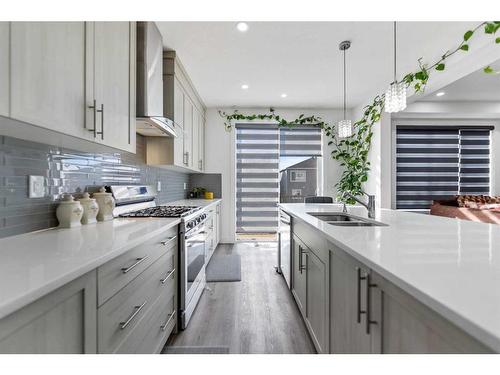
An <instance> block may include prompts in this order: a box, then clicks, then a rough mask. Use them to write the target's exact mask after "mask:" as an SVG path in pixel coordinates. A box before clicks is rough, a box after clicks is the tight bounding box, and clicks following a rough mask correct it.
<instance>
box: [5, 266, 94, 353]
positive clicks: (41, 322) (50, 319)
mask: <svg viewBox="0 0 500 375" xmlns="http://www.w3.org/2000/svg"><path fill="white" fill-rule="evenodd" d="M96 299H97V298H96V273H95V271H92V272H90V273H88V274H86V275H84V276H82V277H80V278H78V279H76V280H74V281H72V282H70V283H69V284H67V285H65V286H63V287H61V288H59V289H58V290H56V291H55V292H52V293H51V294H49V295H47V296H45V297H42V298H41V299H39V300H38V301H35V302H33V303H32V304H30V305H28V306H26V307H24V308H22V309H21V310H19V311H16V312H14V313H13V314H11V315H8V316H7V317H5V318H3V319H2V320H0V353H12V354H13V353H19V354H21V353H31V354H44V353H54V354H63V353H96V350H97V337H96V336H97V323H96V321H97V319H96V316H97V306H96Z"/></svg>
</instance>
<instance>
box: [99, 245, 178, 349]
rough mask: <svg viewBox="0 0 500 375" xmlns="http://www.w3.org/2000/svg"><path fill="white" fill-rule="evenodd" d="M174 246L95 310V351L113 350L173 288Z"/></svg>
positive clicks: (174, 271)
mask: <svg viewBox="0 0 500 375" xmlns="http://www.w3.org/2000/svg"><path fill="white" fill-rule="evenodd" d="M175 264H176V248H173V249H171V250H170V251H169V252H168V253H167V254H165V255H164V256H162V257H161V258H160V259H158V260H157V261H156V262H155V263H153V264H152V265H151V266H150V267H149V268H147V269H146V270H145V271H144V272H143V273H142V274H140V275H139V276H137V277H136V278H135V279H134V280H133V281H132V282H131V283H129V284H128V285H127V286H126V287H125V288H123V289H122V290H120V291H119V292H118V293H117V294H116V295H115V296H113V297H112V298H111V299H110V300H109V301H107V302H106V303H105V304H104V305H102V306H100V307H99V308H98V310H97V326H98V351H99V353H113V352H114V351H115V350H116V348H117V347H118V346H119V345H121V343H122V341H123V340H125V339H126V337H127V336H128V335H129V334H130V332H132V331H133V330H134V328H135V327H136V326H137V325H138V324H139V322H140V321H141V320H142V319H143V318H144V317H145V316H146V315H147V314H148V311H149V310H150V309H151V306H153V304H154V302H155V301H156V299H157V298H158V296H160V295H161V294H164V293H165V291H166V290H175V285H176V282H175V279H176V277H177V275H176V270H175V268H174V266H175Z"/></svg>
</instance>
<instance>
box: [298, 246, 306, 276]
mask: <svg viewBox="0 0 500 375" xmlns="http://www.w3.org/2000/svg"><path fill="white" fill-rule="evenodd" d="M303 255H306V256H307V251H304V249H303V248H302V246H300V245H299V271H300V273H302V271H305V269H306V266H304V260H303V258H302V256H303Z"/></svg>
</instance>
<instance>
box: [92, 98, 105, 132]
mask: <svg viewBox="0 0 500 375" xmlns="http://www.w3.org/2000/svg"><path fill="white" fill-rule="evenodd" d="M96 112H99V113H100V114H101V131H100V132H97V133H94V136H95V134H100V135H101V139H104V104H101V109H97V110H96ZM94 128H95V126H94Z"/></svg>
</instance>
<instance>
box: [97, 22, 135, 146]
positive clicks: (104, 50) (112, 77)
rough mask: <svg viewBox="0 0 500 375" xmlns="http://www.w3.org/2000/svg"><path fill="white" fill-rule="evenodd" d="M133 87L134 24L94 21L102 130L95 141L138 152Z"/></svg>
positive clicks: (100, 125)
mask: <svg viewBox="0 0 500 375" xmlns="http://www.w3.org/2000/svg"><path fill="white" fill-rule="evenodd" d="M131 87H135V85H133V83H132V82H131V24H130V23H129V22H95V23H94V92H95V96H94V97H95V99H96V104H97V108H96V110H97V111H98V115H97V121H96V126H97V129H98V130H99V131H100V132H103V134H101V135H98V136H97V138H96V140H97V141H99V142H102V143H104V144H106V145H108V146H111V147H115V148H118V149H122V150H127V151H132V152H135V150H134V149H135V143H133V138H132V137H133V134H132V130H133V129H132V121H131V120H132V119H131V116H130V115H131V112H130V106H131V104H132V103H131V100H130V89H131ZM133 120H134V121H135V119H133ZM134 133H135V131H134Z"/></svg>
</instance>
